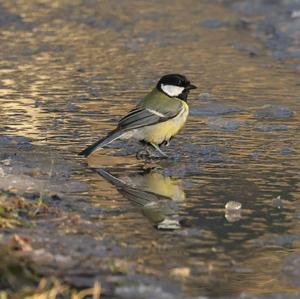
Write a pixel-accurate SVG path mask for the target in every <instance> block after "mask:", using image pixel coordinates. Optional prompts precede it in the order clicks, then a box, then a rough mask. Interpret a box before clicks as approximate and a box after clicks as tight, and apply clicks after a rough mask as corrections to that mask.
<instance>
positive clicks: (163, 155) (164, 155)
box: [151, 143, 168, 159]
mask: <svg viewBox="0 0 300 299" xmlns="http://www.w3.org/2000/svg"><path fill="white" fill-rule="evenodd" d="M151 145H152V146H153V147H154V148H155V149H156V152H155V154H156V158H160V159H167V158H168V155H167V154H166V153H164V152H163V151H162V150H161V149H160V148H159V146H158V145H157V144H154V143H151ZM157 152H158V153H159V156H158V155H157Z"/></svg>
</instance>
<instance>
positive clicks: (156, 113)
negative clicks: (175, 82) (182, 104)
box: [146, 108, 166, 117]
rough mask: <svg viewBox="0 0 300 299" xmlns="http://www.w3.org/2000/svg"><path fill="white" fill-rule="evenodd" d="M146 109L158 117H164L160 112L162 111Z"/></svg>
mask: <svg viewBox="0 0 300 299" xmlns="http://www.w3.org/2000/svg"><path fill="white" fill-rule="evenodd" d="M146 110H147V111H149V112H151V113H152V114H155V115H157V116H159V117H166V116H165V115H164V114H162V113H160V112H158V111H155V110H152V109H148V108H147V109H146Z"/></svg>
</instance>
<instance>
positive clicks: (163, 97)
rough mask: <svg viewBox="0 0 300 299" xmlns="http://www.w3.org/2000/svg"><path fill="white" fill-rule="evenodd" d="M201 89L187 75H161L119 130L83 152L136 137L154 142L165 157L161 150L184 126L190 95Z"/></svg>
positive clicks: (84, 154) (82, 153) (120, 124)
mask: <svg viewBox="0 0 300 299" xmlns="http://www.w3.org/2000/svg"><path fill="white" fill-rule="evenodd" d="M195 88H197V87H196V86H195V85H193V84H191V83H190V81H189V80H188V79H187V78H186V77H185V76H183V75H179V74H169V75H165V76H163V77H161V79H160V80H159V81H158V83H157V85H156V87H155V88H154V89H153V90H152V91H151V92H150V93H149V94H147V95H146V96H145V97H144V98H143V99H142V100H141V101H140V102H139V103H138V104H137V105H136V108H134V109H133V110H131V111H130V112H129V113H128V114H127V115H126V116H125V117H123V118H121V120H120V121H119V123H118V125H117V127H116V129H114V130H113V131H111V132H110V133H108V135H107V136H106V137H104V138H102V139H100V140H98V141H96V142H95V143H93V144H92V145H90V146H88V147H87V148H86V149H84V150H83V151H82V152H80V153H79V155H83V156H85V157H87V156H89V155H90V154H91V153H92V152H94V151H95V150H96V149H98V148H102V147H104V146H106V145H108V144H109V143H111V142H113V141H114V140H116V139H129V138H134V139H137V140H139V141H141V142H143V143H146V144H149V145H151V146H152V147H153V148H154V149H156V150H157V151H158V152H159V153H160V154H161V155H162V156H163V157H167V155H166V154H165V153H164V152H163V151H162V150H161V149H160V146H161V145H162V144H168V143H169V141H170V139H171V138H172V137H173V136H174V135H176V134H177V133H178V132H179V131H180V129H181V128H182V127H183V126H184V124H185V122H186V119H187V116H188V114H189V107H188V104H187V97H188V94H189V92H190V90H191V89H195Z"/></svg>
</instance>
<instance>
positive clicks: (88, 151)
mask: <svg viewBox="0 0 300 299" xmlns="http://www.w3.org/2000/svg"><path fill="white" fill-rule="evenodd" d="M123 134H124V132H121V131H112V132H110V133H109V134H108V135H107V136H106V137H104V138H102V139H100V140H98V141H96V142H95V143H93V144H92V145H90V146H88V147H87V148H86V149H84V150H83V151H81V152H80V153H79V154H78V155H81V156H85V157H87V156H89V155H90V154H91V153H92V152H94V151H95V150H96V149H97V148H100V147H104V146H105V145H108V144H109V143H111V142H113V141H114V140H116V139H118V138H119V137H121V135H123Z"/></svg>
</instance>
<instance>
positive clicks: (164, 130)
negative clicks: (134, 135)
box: [142, 102, 189, 144]
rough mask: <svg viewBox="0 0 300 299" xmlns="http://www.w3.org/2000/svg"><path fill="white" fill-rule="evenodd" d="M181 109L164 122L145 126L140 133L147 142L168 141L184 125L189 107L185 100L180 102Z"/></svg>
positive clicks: (159, 142)
mask: <svg viewBox="0 0 300 299" xmlns="http://www.w3.org/2000/svg"><path fill="white" fill-rule="evenodd" d="M182 105H183V109H182V110H181V112H180V113H179V114H178V115H177V116H176V117H174V118H172V119H170V120H167V121H165V122H162V123H159V124H156V125H153V126H147V127H144V128H143V132H142V135H143V136H144V140H146V141H147V142H151V143H155V144H161V143H162V142H164V141H169V140H170V138H171V137H172V136H174V135H176V134H177V133H178V132H179V131H180V130H181V129H182V127H183V126H184V124H185V122H186V119H187V117H188V114H189V107H188V105H187V104H186V103H185V102H182Z"/></svg>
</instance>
